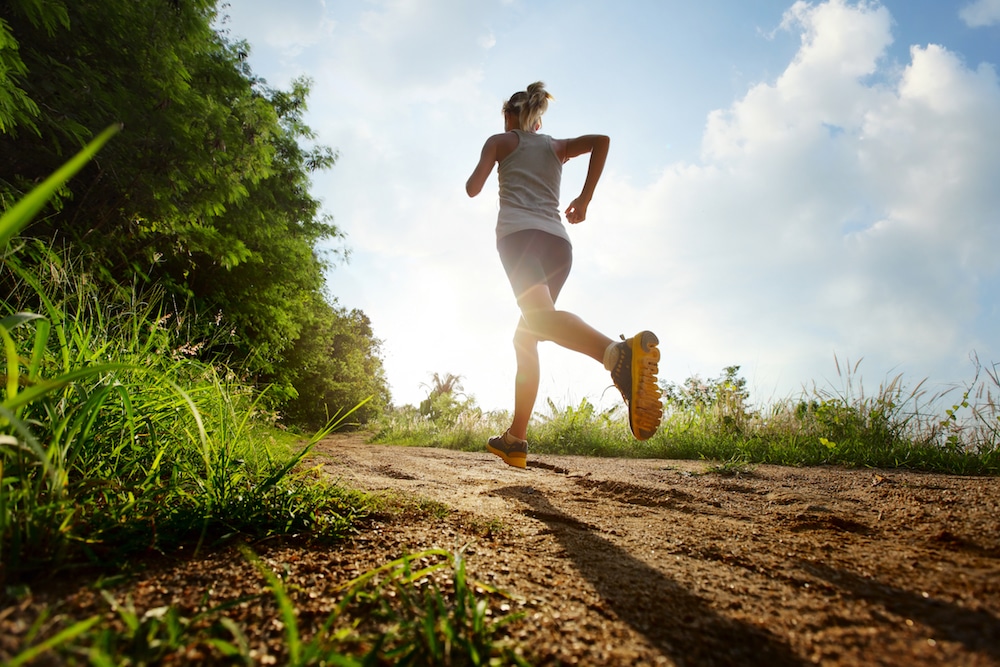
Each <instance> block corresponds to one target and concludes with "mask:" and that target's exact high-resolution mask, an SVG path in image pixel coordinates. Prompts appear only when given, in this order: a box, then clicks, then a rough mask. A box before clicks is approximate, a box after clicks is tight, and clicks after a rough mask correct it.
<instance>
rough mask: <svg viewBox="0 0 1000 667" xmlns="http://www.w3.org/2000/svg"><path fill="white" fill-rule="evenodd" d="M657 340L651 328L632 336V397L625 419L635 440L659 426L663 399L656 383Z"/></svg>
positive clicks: (650, 436)
mask: <svg viewBox="0 0 1000 667" xmlns="http://www.w3.org/2000/svg"><path fill="white" fill-rule="evenodd" d="M659 343H660V340H659V339H658V338H657V337H656V334H654V333H653V332H652V331H643V332H642V333H638V334H636V335H635V336H633V337H632V340H631V341H630V346H631V348H632V400H631V401H629V406H628V423H629V427H630V428H631V429H632V435H634V436H635V437H636V439H637V440H649V439H650V438H652V437H653V435H654V434H655V433H656V429H658V428H659V427H660V420H661V419H662V418H663V403H662V402H661V401H660V395H661V394H660V387H659V385H657V383H656V373H657V372H658V371H659V362H660V348H659V347H657V346H658V345H659Z"/></svg>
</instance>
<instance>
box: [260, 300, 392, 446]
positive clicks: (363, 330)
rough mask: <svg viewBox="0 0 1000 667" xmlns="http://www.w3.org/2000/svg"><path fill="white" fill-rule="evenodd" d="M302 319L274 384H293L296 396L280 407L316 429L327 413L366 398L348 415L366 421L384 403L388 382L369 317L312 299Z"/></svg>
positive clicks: (387, 402)
mask: <svg viewBox="0 0 1000 667" xmlns="http://www.w3.org/2000/svg"><path fill="white" fill-rule="evenodd" d="M312 312H313V313H314V314H315V317H314V318H313V319H312V320H311V321H310V322H308V323H307V325H306V327H305V329H304V331H303V332H302V335H301V336H299V337H298V339H297V340H296V341H295V344H294V345H293V347H292V349H291V351H290V353H289V355H288V359H289V364H288V367H287V368H285V369H279V370H278V371H276V373H275V381H276V382H277V383H278V384H279V386H288V385H291V386H294V387H295V390H296V396H295V397H294V398H292V399H291V400H290V401H288V403H287V405H286V407H285V410H286V413H287V415H288V416H289V418H290V419H291V420H292V421H293V422H295V423H298V424H302V425H304V426H308V427H310V428H318V427H320V426H322V425H323V424H325V423H326V422H327V421H329V419H330V418H331V417H333V416H334V415H336V414H338V413H340V412H346V411H347V410H349V409H351V408H352V407H354V406H355V405H357V404H358V403H360V402H362V401H364V400H366V399H368V398H371V400H370V401H369V402H368V403H366V404H365V405H364V406H362V407H361V408H360V409H359V410H358V411H357V412H355V413H354V414H353V415H351V418H352V419H356V420H357V421H358V422H360V423H367V422H369V421H371V420H372V419H373V418H374V417H376V416H378V415H379V414H381V412H382V411H383V410H384V409H385V408H386V407H387V406H388V404H389V389H388V382H387V381H386V378H385V371H384V370H383V368H382V362H381V358H380V357H379V356H378V351H379V350H380V348H381V344H382V342H381V341H380V340H378V339H377V338H375V336H374V332H373V331H372V327H371V321H370V320H369V319H368V317H367V316H366V315H365V314H364V313H363V312H361V311H360V310H356V309H355V310H350V311H348V310H346V309H343V308H336V307H333V306H330V305H329V304H328V303H327V302H326V301H320V302H318V303H314V304H313V310H312Z"/></svg>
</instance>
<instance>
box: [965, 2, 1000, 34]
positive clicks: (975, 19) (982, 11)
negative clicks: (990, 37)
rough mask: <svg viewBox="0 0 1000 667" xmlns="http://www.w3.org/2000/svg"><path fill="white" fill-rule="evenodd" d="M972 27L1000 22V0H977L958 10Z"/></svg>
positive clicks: (981, 26) (982, 26)
mask: <svg viewBox="0 0 1000 667" xmlns="http://www.w3.org/2000/svg"><path fill="white" fill-rule="evenodd" d="M958 15H959V17H960V18H961V19H962V20H963V21H965V24H966V25H968V26H969V27H970V28H984V27H987V26H991V25H997V24H1000V0H976V1H975V2H972V3H969V4H968V5H966V6H965V7H963V8H962V9H961V11H959V12H958Z"/></svg>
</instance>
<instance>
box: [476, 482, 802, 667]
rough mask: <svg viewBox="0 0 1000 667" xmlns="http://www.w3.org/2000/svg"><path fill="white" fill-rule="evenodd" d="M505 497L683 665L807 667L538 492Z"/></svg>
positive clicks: (613, 606) (512, 490)
mask: <svg viewBox="0 0 1000 667" xmlns="http://www.w3.org/2000/svg"><path fill="white" fill-rule="evenodd" d="M495 493H496V494H497V495H500V496H504V497H507V498H512V499H515V500H518V501H521V502H523V503H525V504H526V505H527V506H528V509H526V510H524V513H525V514H526V515H527V516H530V517H532V518H534V519H537V520H538V521H541V522H543V523H545V524H546V525H548V526H549V528H550V529H551V531H552V534H553V535H555V536H556V538H557V539H558V540H559V542H560V544H561V545H562V547H563V548H564V549H565V551H566V553H567V554H568V556H569V557H570V558H571V559H572V560H573V563H574V564H575V565H576V568H577V569H578V570H579V571H580V573H581V574H582V575H583V576H584V577H585V578H586V579H587V580H589V581H590V582H591V584H592V585H593V586H594V588H595V589H596V590H597V592H598V594H600V596H601V598H602V599H603V600H604V602H605V603H606V604H607V607H608V609H609V610H610V611H612V612H613V613H614V615H615V616H617V617H618V618H619V619H621V620H622V621H624V622H625V623H628V624H629V625H630V626H631V627H632V628H633V629H634V630H635V631H636V632H638V633H640V634H642V635H643V636H645V637H646V638H647V639H648V640H649V642H650V643H651V644H653V645H654V646H656V647H657V648H658V649H660V651H662V652H663V654H664V655H665V656H667V657H669V658H670V659H671V660H673V661H674V662H676V663H677V664H678V665H768V666H771V665H802V664H805V661H804V660H802V659H801V658H799V657H798V656H796V655H795V654H794V653H792V651H791V649H790V648H789V646H788V645H787V644H785V643H784V642H782V641H781V640H780V639H779V638H778V637H776V636H774V635H772V634H771V633H769V632H767V631H766V630H763V629H761V628H758V627H755V626H753V625H749V624H747V623H743V622H740V621H737V620H734V619H731V618H727V617H726V616H723V615H721V614H719V613H718V612H717V611H716V610H714V609H712V607H711V606H709V605H708V604H706V602H705V601H704V600H702V599H700V598H699V597H698V596H697V595H694V594H693V593H691V592H690V591H689V590H687V589H686V588H685V587H684V586H683V585H682V583H678V582H676V581H673V580H672V579H670V578H669V577H667V576H666V575H664V574H663V573H662V572H660V571H659V570H657V569H655V568H653V567H650V566H649V565H647V564H646V563H644V562H642V561H641V560H639V559H637V558H635V557H634V556H632V555H631V554H630V553H629V552H627V551H625V550H624V549H622V548H621V547H619V546H617V545H615V544H614V543H612V542H610V541H608V540H606V539H604V538H603V537H601V536H600V535H598V534H597V533H596V532H595V531H594V529H593V528H592V527H591V526H589V525H587V524H586V523H584V522H582V521H580V520H578V519H575V518H574V517H572V516H570V515H568V514H565V513H563V512H562V511H561V510H559V509H558V508H556V507H554V506H553V505H552V503H550V502H549V500H548V498H546V497H545V496H544V495H543V494H542V493H540V492H539V491H537V490H536V489H534V488H533V487H530V486H509V487H505V488H502V489H498V490H497V491H495Z"/></svg>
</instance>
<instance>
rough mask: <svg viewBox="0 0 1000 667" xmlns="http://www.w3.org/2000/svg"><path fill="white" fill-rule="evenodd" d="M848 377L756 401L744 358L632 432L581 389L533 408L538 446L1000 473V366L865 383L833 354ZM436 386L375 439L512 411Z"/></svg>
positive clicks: (676, 389) (456, 436) (451, 386)
mask: <svg viewBox="0 0 1000 667" xmlns="http://www.w3.org/2000/svg"><path fill="white" fill-rule="evenodd" d="M835 363H836V368H837V372H838V376H839V377H840V379H841V382H842V384H841V386H840V387H832V388H822V387H818V386H813V388H812V389H811V390H808V391H804V392H803V394H802V395H801V396H799V397H795V398H788V399H784V400H780V401H776V402H773V403H771V404H768V405H764V406H755V405H752V404H751V403H750V394H749V391H748V389H747V386H746V380H745V379H744V378H743V377H741V376H740V373H739V370H740V369H739V366H730V367H727V368H725V369H723V371H722V372H721V374H720V375H719V376H718V377H716V378H710V379H708V380H702V379H701V378H699V377H692V378H688V379H687V380H685V381H684V383H683V384H679V385H678V384H673V383H663V384H662V386H661V388H662V390H663V401H664V418H663V423H662V425H661V426H660V429H659V431H658V432H657V433H656V435H655V436H654V437H653V438H651V439H649V440H647V441H644V442H639V441H637V440H635V439H634V438H632V436H631V434H630V432H629V429H628V417H627V415H626V414H625V411H624V408H623V407H621V406H616V407H614V408H611V409H608V410H598V409H597V408H595V407H594V405H593V404H592V403H591V402H590V401H588V400H586V399H584V400H583V401H582V402H581V403H580V404H579V405H575V406H573V405H570V406H557V405H555V404H554V403H552V402H551V401H549V402H548V406H547V408H548V410H547V411H544V412H538V413H536V414H535V416H534V419H533V422H532V424H531V427H530V435H531V440H530V443H531V452H534V453H538V454H580V455H586V456H620V457H642V458H663V459H705V460H706V461H711V462H714V464H716V465H719V464H725V465H727V466H739V465H746V464H753V463H774V464H778V465H793V466H798V465H843V466H859V467H876V468H907V469H913V470H924V471H932V472H942V473H951V474H962V475H995V474H998V473H1000V408H998V404H997V401H998V398H1000V365H997V364H994V365H992V366H990V367H987V368H983V367H977V368H976V370H975V374H974V378H973V380H972V382H970V384H969V385H968V386H966V387H964V388H958V389H955V390H954V392H953V394H954V395H928V394H927V393H926V392H925V391H924V390H923V389H922V385H923V383H918V384H917V385H916V386H914V387H912V388H908V387H907V386H906V384H905V382H904V379H903V378H902V377H901V376H897V377H895V378H892V379H891V380H889V381H887V382H885V383H883V384H882V385H880V386H879V387H878V389H877V390H876V391H875V392H874V393H866V392H865V390H864V389H863V388H862V386H861V382H860V379H859V376H858V372H859V367H860V362H856V363H854V364H851V365H844V364H841V363H840V362H839V361H835ZM438 378H439V376H437V375H435V382H434V383H433V384H432V385H431V386H429V388H428V389H429V391H428V397H427V399H426V400H425V401H424V402H423V403H422V404H421V406H420V407H419V408H414V407H412V406H405V407H402V408H396V409H394V410H392V411H389V412H387V413H386V414H385V415H383V416H382V417H381V418H380V419H379V420H378V421H377V423H376V424H375V425H374V431H373V432H374V440H375V441H376V442H387V443H388V442H391V443H402V444H414V445H416V444H420V445H427V444H434V445H436V446H441V447H449V448H454V449H464V450H469V451H478V450H481V449H482V448H483V443H484V442H485V441H486V439H487V438H488V437H489V436H491V435H495V434H496V433H499V432H501V431H503V429H505V428H506V427H507V426H508V425H509V422H510V416H509V415H508V414H507V413H506V412H484V411H483V410H481V409H480V408H479V407H478V406H477V405H476V402H475V400H474V398H471V397H468V396H466V395H464V394H462V393H461V392H460V391H456V390H455V388H456V387H459V388H460V383H459V382H458V380H459V378H456V377H455V376H453V375H451V374H448V375H446V376H445V378H450V379H451V381H450V382H445V383H442V382H439V381H437V380H438Z"/></svg>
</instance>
